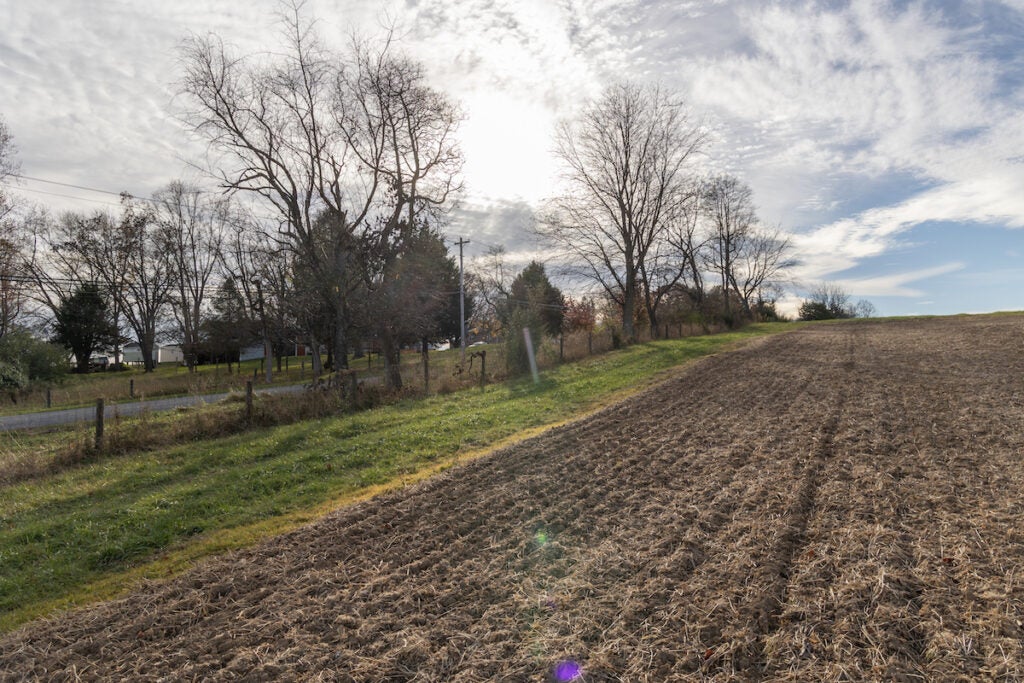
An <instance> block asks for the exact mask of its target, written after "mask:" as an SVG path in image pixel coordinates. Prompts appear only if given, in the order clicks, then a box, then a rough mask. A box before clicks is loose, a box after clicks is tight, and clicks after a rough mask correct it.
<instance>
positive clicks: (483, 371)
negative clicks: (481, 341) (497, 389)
mask: <svg viewBox="0 0 1024 683" xmlns="http://www.w3.org/2000/svg"><path fill="white" fill-rule="evenodd" d="M486 384H487V350H486V349H481V351H480V388H481V389H483V388H484V385H486Z"/></svg>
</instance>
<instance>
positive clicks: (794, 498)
mask: <svg viewBox="0 0 1024 683" xmlns="http://www.w3.org/2000/svg"><path fill="white" fill-rule="evenodd" d="M1022 331H1024V319H1022V318H1020V317H998V318H969V319H953V320H930V321H911V322H896V323H883V324H879V323H868V324H857V325H845V326H828V327H815V328H807V329H804V330H802V331H800V332H798V333H796V334H791V335H787V336H785V337H779V338H773V339H770V340H768V341H766V342H765V343H762V344H758V345H756V346H754V347H751V348H748V349H747V350H743V351H740V352H736V353H732V354H725V355H720V356H717V357H714V358H711V359H708V360H706V361H704V362H702V363H699V364H698V365H696V366H695V367H694V368H693V369H692V370H691V371H689V372H687V373H685V374H683V375H682V376H680V377H678V378H677V379H673V380H671V381H669V382H668V383H666V384H664V385H662V386H660V387H657V388H655V389H654V390H651V391H648V392H646V393H644V394H642V395H641V396H639V397H637V398H634V399H632V400H630V401H628V402H627V403H624V404H622V405H619V406H617V407H614V408H612V409H609V410H606V411H603V412H602V413H599V414H597V415H595V416H593V417H591V418H588V419H587V420H584V421H582V422H579V423H576V424H572V425H569V426H567V427H564V428H560V429H557V430H555V431H552V432H549V433H547V434H545V435H543V436H541V437H538V438H535V439H533V440H531V441H528V442H525V443H522V444H520V445H517V446H514V447H511V448H508V449H506V450H504V451H500V452H497V453H495V454H494V455H493V456H490V457H488V458H485V459H481V460H477V461H475V462H472V463H469V464H467V465H464V466H462V467H459V468H456V469H453V470H451V471H449V472H447V473H446V474H444V475H442V476H440V477H437V478H435V479H432V480H429V481H427V482H424V483H422V484H420V485H417V486H415V487H411V488H408V489H405V490H402V491H398V492H394V493H391V494H387V495H384V496H382V497H379V498H377V499H374V500H371V501H367V502H365V503H362V504H359V505H356V506H354V507H352V508H349V509H345V510H343V511H340V512H338V513H335V514H333V515H331V516H329V517H327V518H325V519H323V520H322V521H320V522H318V523H316V524H313V525H311V526H309V527H306V528H304V529H301V530H299V531H297V532H294V533H291V534H288V535H285V536H282V537H279V538H277V539H275V540H273V541H271V542H269V543H267V544H265V545H263V546H262V547H259V548H256V549H253V550H251V551H246V552H240V553H236V554H233V555H231V556H229V557H225V558H222V559H218V560H214V561H211V562H208V563H207V564H205V565H203V566H202V567H200V568H198V569H196V570H195V571H193V572H192V573H190V574H189V575H187V576H185V577H183V578H181V579H179V580H175V581H172V582H170V583H167V584H153V585H150V586H148V587H147V588H146V589H145V590H142V591H140V592H138V593H137V594H135V595H133V596H131V597H129V598H127V599H125V600H121V601H118V602H115V603H111V604H108V605H103V606H99V607H96V608H92V609H88V610H85V611H82V612H78V613H74V614H69V615H66V616H64V617H62V618H59V619H55V620H51V621H47V622H42V623H37V624H33V625H29V626H28V627H26V628H24V629H22V630H21V631H19V632H16V633H14V634H10V635H8V636H7V637H5V638H4V639H3V640H0V676H3V677H6V678H10V679H17V678H21V677H26V678H37V679H48V680H75V679H79V678H81V679H85V680H104V679H122V680H129V679H130V680H140V679H152V680H159V679H167V680H170V679H175V680H189V679H213V680H232V679H246V680H339V681H352V680H357V681H363V680H417V681H444V680H463V681H484V680H537V681H543V680H553V679H557V678H558V677H560V676H562V677H564V676H566V675H568V674H571V673H575V667H576V666H578V667H580V669H581V671H582V673H581V675H580V676H579V677H578V678H577V680H585V681H605V680H630V681H644V680H649V681H664V680H779V681H807V680H886V681H888V680H978V679H992V680H996V679H1005V680H1020V679H1022V678H1024V652H1022V637H1024V630H1022V626H1021V620H1022V619H1024V588H1022V586H1021V584H1020V579H1019V577H1020V576H1021V574H1022V569H1024V567H1022V564H1024V551H1022V548H1024V545H1022V541H1024V531H1021V529H1024V525H1022V522H1024V519H1022V518H1024V508H1022V503H1021V499H1020V491H1021V490H1022V483H1024V482H1022V478H1024V466H1022V465H1021V463H1020V460H1019V454H1020V453H1021V447H1022V445H1024V444H1022V440H1024V394H1022V389H1021V387H1022V386H1024V357H1022V354H1021V353H1020V349H1019V346H1018V345H1019V342H1018V341H1017V340H1019V339H1020V336H1021V332H1022ZM567 672H568V674H567Z"/></svg>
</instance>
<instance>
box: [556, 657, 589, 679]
mask: <svg viewBox="0 0 1024 683" xmlns="http://www.w3.org/2000/svg"><path fill="white" fill-rule="evenodd" d="M552 673H553V674H554V678H555V680H556V681H558V683H569V681H578V680H580V678H582V677H583V667H581V666H580V665H579V664H577V663H576V662H574V661H572V660H566V661H564V662H559V663H558V664H556V665H555V669H554V671H553V672H552Z"/></svg>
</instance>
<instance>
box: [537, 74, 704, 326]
mask: <svg viewBox="0 0 1024 683" xmlns="http://www.w3.org/2000/svg"><path fill="white" fill-rule="evenodd" d="M704 137H705V136H704V134H703V132H702V130H701V129H700V127H699V126H696V125H694V124H692V123H691V122H690V121H689V119H688V117H687V113H686V111H685V109H684V108H683V106H682V104H681V103H680V102H678V101H676V100H675V99H674V98H672V97H670V96H669V95H668V94H666V93H665V92H663V91H661V90H660V89H658V88H649V87H641V86H638V85H634V84H623V85H617V86H613V87H610V88H608V89H607V90H605V92H604V93H603V94H602V95H601V96H600V97H599V98H598V99H597V100H596V101H594V102H592V103H590V104H589V105H588V106H587V107H586V108H585V109H584V111H583V113H582V115H581V116H580V118H579V119H578V120H577V121H574V122H564V123H562V124H561V125H560V126H559V128H558V131H557V134H556V144H557V150H556V151H557V155H558V157H559V158H560V159H561V160H562V162H563V163H564V164H565V166H566V169H567V172H566V180H567V181H568V183H569V186H570V187H569V192H568V193H567V194H566V195H565V196H563V197H560V198H558V199H556V200H554V202H553V203H552V206H551V208H552V211H551V212H550V213H549V215H547V216H545V217H544V218H543V220H542V221H541V223H540V226H539V229H540V232H541V233H542V235H543V236H544V237H546V238H547V239H548V240H549V241H550V242H551V243H553V244H555V245H558V246H560V247H561V248H562V249H564V250H565V251H566V252H567V253H568V254H569V255H570V256H571V257H574V258H576V259H578V260H579V261H580V262H581V266H582V267H581V274H582V275H584V276H586V277H588V278H590V279H592V280H593V281H595V282H596V283H597V284H598V285H599V286H600V287H601V288H603V290H604V291H605V293H606V294H607V296H608V297H609V298H610V299H612V300H613V301H614V302H615V303H616V305H617V306H619V307H620V308H621V310H622V328H623V331H624V333H625V335H626V336H627V337H628V338H630V339H634V338H635V337H636V330H635V326H634V316H635V314H636V311H637V308H638V306H640V305H644V306H646V307H647V308H648V316H649V317H650V318H652V319H653V317H654V315H655V314H656V307H657V304H658V302H659V301H660V297H659V296H657V295H656V288H657V283H656V282H655V276H657V277H658V279H660V280H661V281H662V283H664V282H670V281H673V280H677V279H678V278H679V277H681V273H682V269H683V268H684V267H685V264H684V263H683V262H682V261H679V260H677V261H675V262H674V263H673V262H671V261H669V260H667V259H665V258H663V257H662V254H661V253H660V252H659V249H660V245H661V244H662V243H663V240H665V239H666V233H667V231H668V230H669V229H670V227H671V226H672V224H673V222H674V221H676V220H677V219H678V218H679V216H680V214H681V213H682V212H683V211H684V205H685V203H686V201H687V198H688V196H689V195H690V192H691V187H692V186H691V183H690V178H689V174H688V173H687V162H688V161H689V160H690V158H691V157H692V156H693V155H694V154H695V153H696V152H697V151H698V150H699V149H700V147H701V145H702V143H703V141H704Z"/></svg>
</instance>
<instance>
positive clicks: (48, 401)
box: [46, 387, 52, 408]
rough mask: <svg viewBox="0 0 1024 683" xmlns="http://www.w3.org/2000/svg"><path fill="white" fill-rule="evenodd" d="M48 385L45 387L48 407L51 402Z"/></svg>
mask: <svg viewBox="0 0 1024 683" xmlns="http://www.w3.org/2000/svg"><path fill="white" fill-rule="evenodd" d="M51 398H52V396H51V395H50V387H46V407H47V408H49V407H50V404H51Z"/></svg>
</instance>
